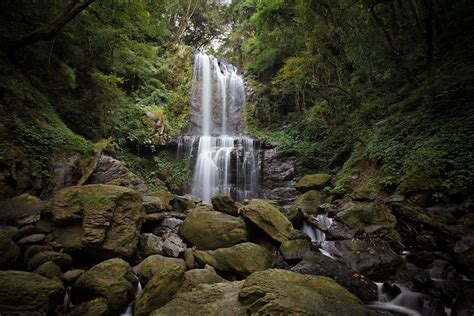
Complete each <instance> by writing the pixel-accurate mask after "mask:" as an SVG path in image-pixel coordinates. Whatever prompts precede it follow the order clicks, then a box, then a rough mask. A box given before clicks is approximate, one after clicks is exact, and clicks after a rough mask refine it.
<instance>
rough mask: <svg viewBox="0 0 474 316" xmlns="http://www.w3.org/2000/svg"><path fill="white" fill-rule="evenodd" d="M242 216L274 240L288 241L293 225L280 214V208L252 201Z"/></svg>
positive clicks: (245, 207) (262, 201)
mask: <svg viewBox="0 0 474 316" xmlns="http://www.w3.org/2000/svg"><path fill="white" fill-rule="evenodd" d="M241 212H242V215H243V216H244V217H245V218H246V219H247V220H249V221H251V222H252V223H253V224H255V225H256V226H257V227H258V228H260V229H261V230H262V231H264V232H265V233H266V234H267V235H268V236H270V237H271V238H272V239H274V240H276V241H278V242H282V241H285V240H288V239H289V237H290V234H291V231H292V230H293V225H292V224H291V222H290V221H289V220H288V219H287V218H286V216H285V215H283V214H282V212H280V210H279V209H278V207H276V206H274V205H273V204H271V203H270V202H269V201H266V200H258V199H255V200H251V201H249V203H248V204H247V205H245V206H244V207H243V208H242V210H241Z"/></svg>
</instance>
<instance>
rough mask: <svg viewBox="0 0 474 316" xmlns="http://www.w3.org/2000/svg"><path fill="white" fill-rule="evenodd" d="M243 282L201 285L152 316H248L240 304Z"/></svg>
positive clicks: (154, 312)
mask: <svg viewBox="0 0 474 316" xmlns="http://www.w3.org/2000/svg"><path fill="white" fill-rule="evenodd" d="M242 284H243V281H238V282H226V283H215V284H205V285H200V286H198V287H197V288H196V289H194V291H192V292H182V293H178V294H177V295H176V297H175V298H173V299H172V300H171V301H170V302H169V303H168V304H166V305H165V306H163V307H161V308H159V309H157V310H155V311H153V312H152V313H151V314H150V315H151V316H175V315H180V316H194V315H196V314H199V315H242V316H243V315H247V314H246V312H245V307H244V306H243V305H242V304H241V303H240V302H239V300H238V297H239V291H240V288H241V287H242Z"/></svg>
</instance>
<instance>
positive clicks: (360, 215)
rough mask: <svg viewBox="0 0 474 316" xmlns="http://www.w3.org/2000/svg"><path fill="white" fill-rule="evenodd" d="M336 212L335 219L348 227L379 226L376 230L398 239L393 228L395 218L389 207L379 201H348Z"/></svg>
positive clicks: (395, 222)
mask: <svg viewBox="0 0 474 316" xmlns="http://www.w3.org/2000/svg"><path fill="white" fill-rule="evenodd" d="M338 210H339V212H338V213H337V214H336V219H337V220H338V221H339V222H341V223H343V224H345V225H346V226H347V227H349V228H350V229H358V230H361V231H362V230H364V229H365V228H367V227H377V226H378V227H379V228H378V231H379V232H382V233H385V234H388V235H389V236H390V237H392V238H394V239H396V240H399V239H400V236H399V234H398V233H397V232H396V231H395V230H394V228H395V226H396V225H397V218H396V217H395V216H394V215H393V214H392V212H391V211H390V208H389V207H388V206H387V205H385V204H383V203H381V202H366V203H361V202H348V203H345V204H343V205H342V206H341V207H340V208H339V209H338Z"/></svg>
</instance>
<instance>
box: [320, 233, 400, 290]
mask: <svg viewBox="0 0 474 316" xmlns="http://www.w3.org/2000/svg"><path fill="white" fill-rule="evenodd" d="M328 244H329V243H328ZM326 250H328V251H329V253H331V254H332V255H334V256H336V257H338V258H340V259H341V260H342V261H343V262H344V263H345V264H346V265H347V266H348V267H350V268H351V269H352V270H354V271H357V272H360V273H362V274H363V275H366V276H367V277H369V278H370V279H372V280H375V281H383V280H386V279H387V278H388V277H390V276H393V275H395V273H396V271H397V270H398V268H400V265H401V264H402V263H403V258H402V257H400V256H399V255H397V254H396V253H394V252H393V250H392V249H391V248H390V247H389V246H388V245H387V244H384V243H368V242H366V241H362V240H342V241H336V242H334V243H331V244H330V247H329V248H328V249H326Z"/></svg>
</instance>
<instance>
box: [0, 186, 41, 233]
mask: <svg viewBox="0 0 474 316" xmlns="http://www.w3.org/2000/svg"><path fill="white" fill-rule="evenodd" d="M46 206H47V204H46V203H44V202H43V201H41V200H40V199H38V198H37V197H35V196H32V195H29V194H22V195H19V196H16V197H14V198H11V199H8V200H5V201H2V202H0V225H13V226H17V227H20V226H24V225H28V224H34V223H36V222H37V221H39V219H40V214H41V211H42V210H43V209H44V208H45V207H46Z"/></svg>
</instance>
